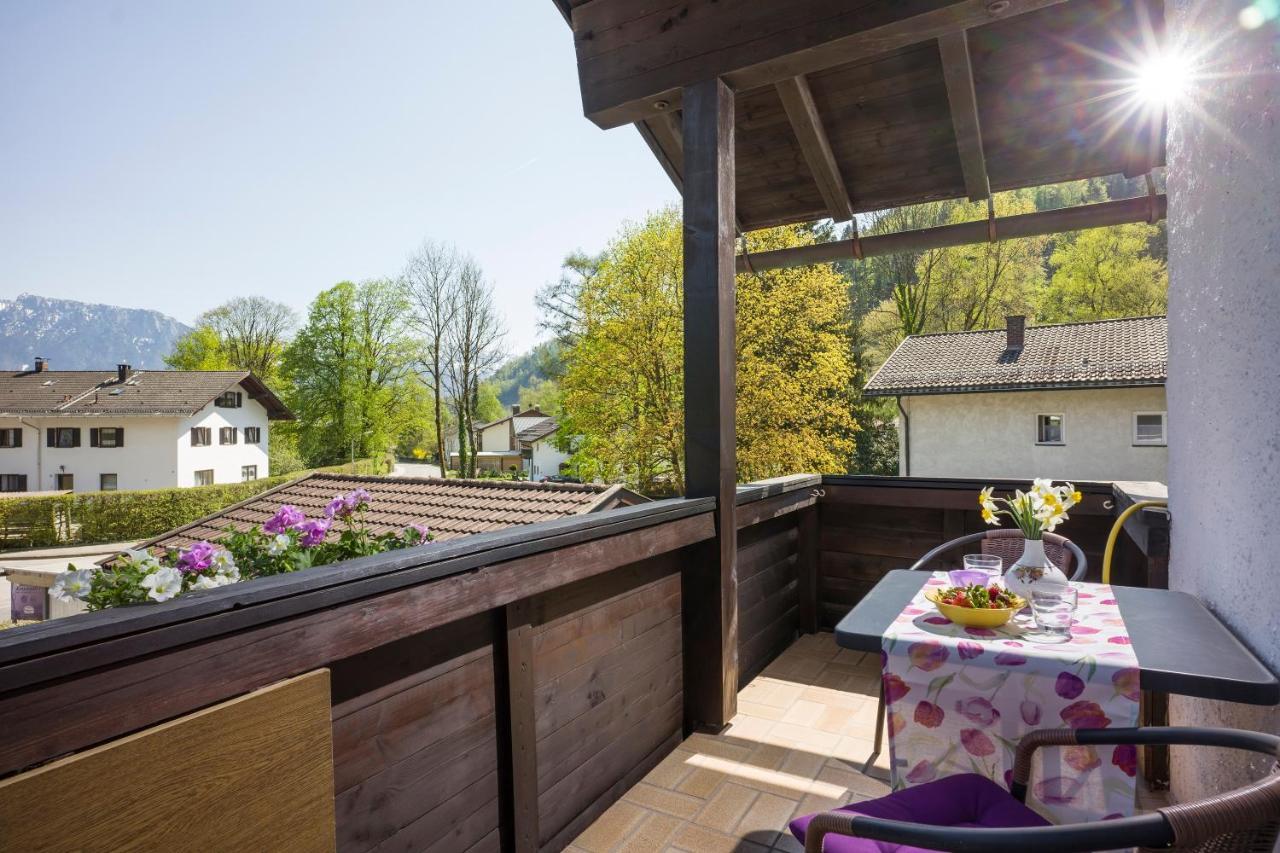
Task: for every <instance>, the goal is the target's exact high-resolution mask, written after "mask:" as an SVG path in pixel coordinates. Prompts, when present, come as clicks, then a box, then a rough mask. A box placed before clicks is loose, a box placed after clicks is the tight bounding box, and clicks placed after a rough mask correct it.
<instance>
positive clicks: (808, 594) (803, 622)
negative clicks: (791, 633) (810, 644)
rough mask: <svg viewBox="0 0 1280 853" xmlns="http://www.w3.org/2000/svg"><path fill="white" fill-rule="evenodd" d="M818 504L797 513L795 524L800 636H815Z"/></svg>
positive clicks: (819, 524) (816, 626) (816, 616)
mask: <svg viewBox="0 0 1280 853" xmlns="http://www.w3.org/2000/svg"><path fill="white" fill-rule="evenodd" d="M819 506H820V504H814V505H813V506H811V507H809V508H808V509H805V510H801V511H800V519H799V521H798V522H797V523H798V525H799V528H798V530H797V536H798V538H797V540H796V548H797V549H798V552H799V553H798V554H797V559H796V573H797V577H798V580H799V583H798V585H797V587H798V591H799V595H800V633H802V634H816V633H818V536H819V535H821V523H820V521H819V516H818V513H819V512H820V511H821V510H819V508H818V507H819Z"/></svg>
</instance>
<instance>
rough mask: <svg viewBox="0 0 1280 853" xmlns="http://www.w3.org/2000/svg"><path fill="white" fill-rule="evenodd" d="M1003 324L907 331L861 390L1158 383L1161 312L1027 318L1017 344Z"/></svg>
mask: <svg viewBox="0 0 1280 853" xmlns="http://www.w3.org/2000/svg"><path fill="white" fill-rule="evenodd" d="M1005 335H1006V332H1005V330H1004V329H992V330H989V331H980V332H949V333H942V334H934V335H910V336H908V337H907V338H906V339H905V340H903V341H902V343H901V344H899V345H898V348H897V349H896V350H894V352H893V355H891V356H889V359H888V360H887V361H886V362H885V363H884V364H883V365H882V366H881V367H880V369H879V370H877V371H876V374H875V376H873V377H871V381H870V382H868V383H867V387H866V390H865V392H864V393H865V394H866V395H867V396H868V397H895V396H911V395H916V394H958V393H965V392H974V391H1025V390H1034V389H1052V388H1106V387H1127V386H1139V385H1163V384H1164V383H1165V379H1166V377H1167V376H1168V372H1169V332H1168V323H1167V321H1166V318H1165V317H1130V318H1125V319H1121V320H1098V321H1094V322H1089V323H1064V324H1061V325H1056V326H1031V327H1028V328H1027V330H1026V338H1025V343H1024V346H1023V348H1022V349H1021V350H1020V351H1019V350H1010V349H1008V348H1007V347H1006V345H1005V343H1006V337H1005Z"/></svg>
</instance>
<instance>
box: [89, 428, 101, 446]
mask: <svg viewBox="0 0 1280 853" xmlns="http://www.w3.org/2000/svg"><path fill="white" fill-rule="evenodd" d="M89 446H90V447H101V445H100V444H99V443H98V428H97V427H89Z"/></svg>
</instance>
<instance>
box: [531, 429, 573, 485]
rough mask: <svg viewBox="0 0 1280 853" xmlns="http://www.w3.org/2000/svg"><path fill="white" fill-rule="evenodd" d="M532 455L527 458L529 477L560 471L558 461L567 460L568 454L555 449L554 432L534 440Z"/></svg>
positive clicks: (546, 475) (549, 474)
mask: <svg viewBox="0 0 1280 853" xmlns="http://www.w3.org/2000/svg"><path fill="white" fill-rule="evenodd" d="M531 449H532V451H533V455H532V456H531V457H530V459H529V477H530V478H531V479H534V480H536V479H538V478H540V477H550V476H552V475H555V474H559V473H560V463H561V462H567V461H568V460H569V454H567V453H562V452H561V451H560V450H558V449H556V445H555V434H554V433H553V434H551V435H549V436H547V437H546V438H542V439H539V440H538V441H535V442H534V443H533V445H532V447H531Z"/></svg>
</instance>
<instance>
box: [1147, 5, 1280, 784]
mask: <svg viewBox="0 0 1280 853" xmlns="http://www.w3.org/2000/svg"><path fill="white" fill-rule="evenodd" d="M1241 5H1242V4H1241V3H1228V2H1223V0H1209V2H1205V0H1169V2H1168V3H1167V4H1166V9H1167V15H1168V22H1169V36H1170V42H1171V43H1172V44H1173V45H1176V46H1177V47H1178V49H1179V50H1181V51H1182V52H1183V53H1184V55H1188V56H1198V61H1199V63H1200V66H1199V67H1200V70H1201V71H1203V72H1206V73H1208V74H1212V75H1215V76H1214V78H1213V79H1208V80H1205V81H1203V82H1201V83H1200V84H1199V85H1198V86H1197V87H1196V89H1197V97H1196V100H1195V103H1194V107H1193V106H1191V105H1188V104H1174V105H1173V107H1172V110H1171V114H1170V124H1169V140H1168V165H1169V169H1168V187H1169V350H1170V353H1169V362H1170V363H1169V384H1168V404H1169V492H1170V502H1171V509H1172V514H1173V529H1172V543H1171V551H1170V559H1171V565H1170V573H1169V576H1170V585H1171V586H1173V587H1174V588H1176V589H1180V590H1184V591H1186V592H1189V593H1192V594H1193V595H1196V596H1199V597H1200V598H1201V599H1202V600H1203V601H1204V602H1205V603H1206V604H1207V605H1208V606H1209V607H1210V608H1211V609H1212V610H1213V611H1214V612H1215V613H1216V614H1217V615H1218V617H1219V618H1220V619H1222V620H1223V621H1224V622H1226V623H1227V624H1228V625H1229V626H1230V627H1231V629H1232V630H1233V631H1235V632H1236V634H1237V636H1239V637H1240V638H1241V639H1242V640H1243V641H1244V642H1245V643H1246V644H1247V645H1248V646H1250V647H1251V648H1252V649H1253V651H1254V652H1255V653H1256V654H1257V655H1258V656H1259V657H1261V658H1262V659H1263V661H1265V662H1266V663H1267V664H1268V665H1269V666H1270V667H1271V669H1272V670H1273V671H1277V672H1280V511H1278V510H1280V502H1278V500H1277V498H1278V496H1280V21H1271V22H1268V23H1264V24H1262V26H1261V27H1258V28H1256V29H1252V30H1249V29H1246V28H1244V27H1243V26H1242V25H1241V24H1240V22H1239V19H1238V17H1237V15H1238V13H1239V10H1240V7H1241ZM1255 23H1256V22H1255ZM1206 46H1208V48H1207V49H1206ZM1198 52H1199V53H1198ZM1223 74H1225V75H1230V76H1225V77H1220V76H1217V75H1223ZM1200 111H1203V113H1201V112H1200ZM1171 716H1172V718H1173V723H1174V724H1175V725H1227V726H1238V727H1242V728H1250V729H1255V730H1265V731H1271V732H1277V731H1280V728H1278V724H1280V716H1277V714H1276V713H1275V712H1274V711H1273V710H1270V709H1258V708H1253V707H1247V706H1241V705H1231V704H1229V703H1215V702H1205V701H1198V700H1188V699H1181V698H1177V697H1175V698H1174V699H1173V700H1172V701H1171ZM1264 765H1265V762H1263V761H1261V760H1258V761H1248V760H1246V759H1243V758H1241V757H1238V756H1235V755H1232V754H1229V753H1219V752H1217V751H1213V752H1208V751H1204V750H1201V751H1198V752H1194V753H1192V752H1189V751H1185V752H1178V751H1175V754H1174V762H1173V771H1172V772H1173V781H1174V793H1175V795H1176V796H1177V798H1178V799H1186V798H1193V797H1197V796H1200V795H1202V794H1205V793H1210V792H1213V791H1218V790H1222V789H1223V788H1224V787H1226V786H1230V785H1234V784H1236V783H1238V782H1240V781H1242V780H1243V779H1244V778H1245V777H1247V776H1256V775H1258V774H1261V773H1264V772H1265V771H1266V769H1267V768H1266V767H1265V766H1264Z"/></svg>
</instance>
